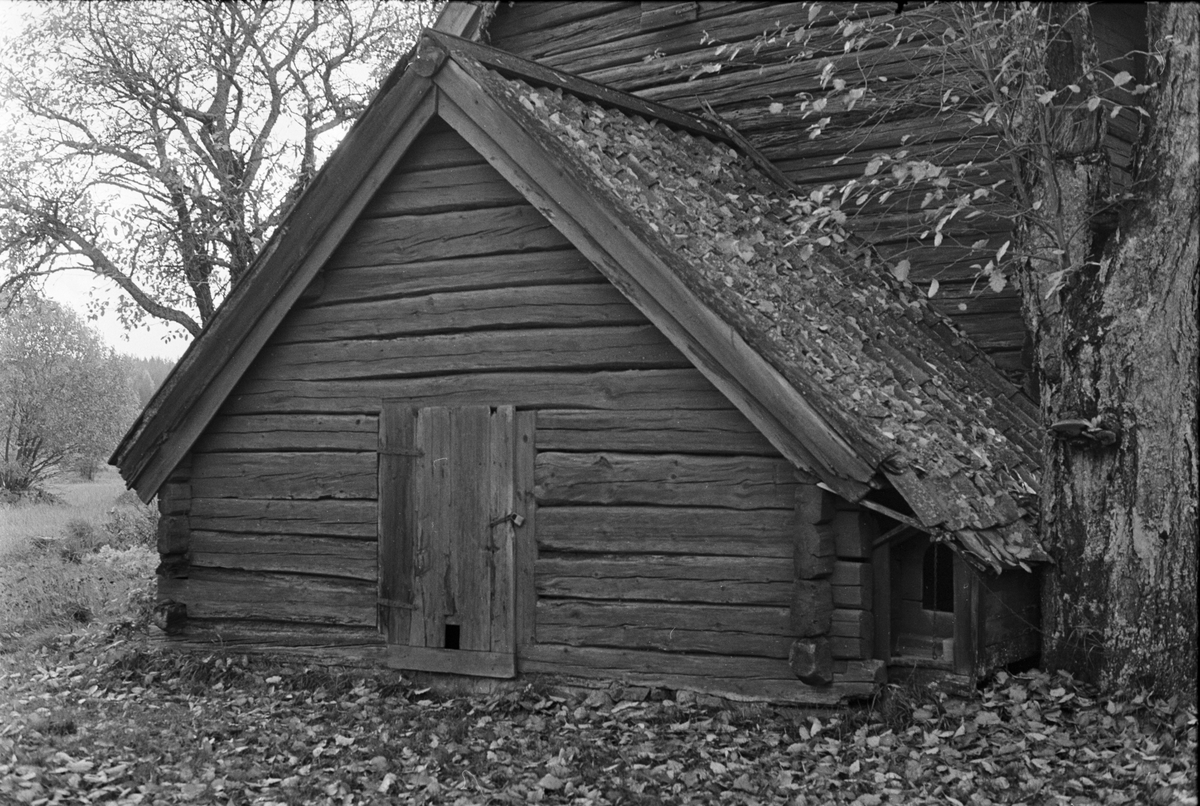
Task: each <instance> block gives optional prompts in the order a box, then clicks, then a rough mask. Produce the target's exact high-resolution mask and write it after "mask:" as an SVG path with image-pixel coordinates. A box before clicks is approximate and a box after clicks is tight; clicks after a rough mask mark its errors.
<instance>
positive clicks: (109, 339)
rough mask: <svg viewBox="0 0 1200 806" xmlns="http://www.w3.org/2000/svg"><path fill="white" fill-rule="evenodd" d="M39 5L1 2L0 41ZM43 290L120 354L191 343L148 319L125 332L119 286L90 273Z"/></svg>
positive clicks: (143, 354) (165, 354)
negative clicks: (100, 307)
mask: <svg viewBox="0 0 1200 806" xmlns="http://www.w3.org/2000/svg"><path fill="white" fill-rule="evenodd" d="M40 5H41V4H40V3H37V2H29V1H28V0H0V42H4V41H7V40H8V39H9V38H10V37H13V36H17V35H19V34H20V32H21V30H22V28H23V25H24V20H23V18H24V16H25V15H27V14H37V13H38V8H39V7H40ZM7 122H8V121H6V120H0V124H5V125H6V124H7ZM43 291H44V293H45V295H46V296H47V297H49V298H50V299H53V300H55V301H57V302H60V303H62V304H64V305H68V306H70V307H71V308H73V309H74V310H76V311H78V313H79V314H80V316H82V317H83V318H84V319H86V320H88V322H89V324H90V325H91V326H92V327H93V328H94V329H95V330H96V332H97V333H99V334H100V336H101V338H103V339H104V341H105V343H107V344H108V345H109V346H111V347H112V348H113V349H114V350H116V351H117V352H119V353H125V354H127V355H133V356H137V357H139V358H149V357H152V356H155V357H160V358H167V359H171V360H175V359H177V358H179V356H181V355H183V351H184V350H186V349H187V346H188V344H189V342H190V341H191V339H190V338H180V336H184V337H186V336H187V331H185V330H184V329H183V328H182V327H180V326H178V325H174V324H168V323H166V322H163V321H162V320H159V319H153V318H149V317H148V318H147V321H146V324H145V325H143V326H142V327H141V328H139V329H137V330H133V331H127V330H125V328H124V327H123V326H122V325H121V322H120V321H119V320H118V319H117V316H116V314H115V310H116V300H117V299H118V297H119V293H118V291H117V288H116V285H115V284H113V283H111V282H110V281H108V280H104V279H103V278H100V277H97V276H96V275H94V274H92V273H91V272H86V271H64V272H61V273H57V274H54V275H52V276H50V277H48V278H47V279H46V280H45V285H44V286H43ZM93 297H99V298H101V299H105V300H108V305H107V306H106V307H107V309H108V312H107V313H106V314H105V315H103V316H100V317H98V318H96V319H91V318H90V315H89V313H88V309H87V303H88V300H89V299H91V298H93ZM172 337H173V338H172ZM168 339H169V341H168Z"/></svg>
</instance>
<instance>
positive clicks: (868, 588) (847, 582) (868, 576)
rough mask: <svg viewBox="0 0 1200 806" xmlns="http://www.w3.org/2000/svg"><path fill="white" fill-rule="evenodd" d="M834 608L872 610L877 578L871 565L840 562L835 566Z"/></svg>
mask: <svg viewBox="0 0 1200 806" xmlns="http://www.w3.org/2000/svg"><path fill="white" fill-rule="evenodd" d="M829 582H830V583H833V604H834V607H844V608H848V609H859V610H870V609H871V607H872V604H874V601H875V600H874V590H875V577H874V573H872V571H871V564H870V563H850V561H846V560H838V561H836V563H834V565H833V575H832V576H830V577H829Z"/></svg>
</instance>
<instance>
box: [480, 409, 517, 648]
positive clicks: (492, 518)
mask: <svg viewBox="0 0 1200 806" xmlns="http://www.w3.org/2000/svg"><path fill="white" fill-rule="evenodd" d="M513 419H514V412H513V407H512V406H500V407H498V408H497V409H496V411H495V412H494V413H492V415H491V425H490V429H489V437H490V439H489V449H490V450H489V468H488V479H487V481H488V487H489V488H490V490H491V501H490V502H489V504H490V507H489V522H488V525H489V532H490V539H489V541H488V542H489V545H488V551H487V552H486V553H485V555H484V556H485V558H486V560H487V565H488V572H489V576H490V578H491V579H490V582H491V585H490V592H491V601H490V603H489V608H488V609H489V613H488V615H489V622H490V636H489V645H488V649H490V650H491V651H492V652H507V653H511V652H512V651H513V630H512V623H513V540H514V531H513V530H514V523H513V516H515V515H518V514H519V513H517V511H516V507H515V503H516V502H515V501H514V498H513V461H514V459H515V455H514V453H513V451H514V445H513V443H514V440H513Z"/></svg>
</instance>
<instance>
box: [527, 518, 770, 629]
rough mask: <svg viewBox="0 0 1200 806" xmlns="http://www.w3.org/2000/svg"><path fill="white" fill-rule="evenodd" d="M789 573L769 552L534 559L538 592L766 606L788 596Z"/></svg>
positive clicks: (562, 595) (603, 597) (565, 596)
mask: <svg viewBox="0 0 1200 806" xmlns="http://www.w3.org/2000/svg"><path fill="white" fill-rule="evenodd" d="M539 517H540V513H539ZM791 574H792V564H791V562H790V561H789V560H785V559H781V558H775V557H761V558H760V557H681V556H677V555H646V554H643V555H635V556H632V557H614V556H607V555H606V556H596V555H587V554H584V555H574V556H563V555H544V556H541V557H539V558H538V559H537V561H536V563H535V565H534V580H535V587H536V589H537V593H538V596H546V597H554V598H571V599H605V600H609V599H624V600H642V601H653V602H703V603H708V604H742V605H769V606H772V607H786V606H788V604H789V603H790V602H791V594H792V576H791Z"/></svg>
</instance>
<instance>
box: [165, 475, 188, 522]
mask: <svg viewBox="0 0 1200 806" xmlns="http://www.w3.org/2000/svg"><path fill="white" fill-rule="evenodd" d="M191 505H192V486H191V484H189V483H188V482H186V481H171V482H167V483H166V484H164V485H163V486H162V487H160V488H159V490H158V512H159V514H160V515H186V514H187V512H188V509H189V508H190V507H191Z"/></svg>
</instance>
